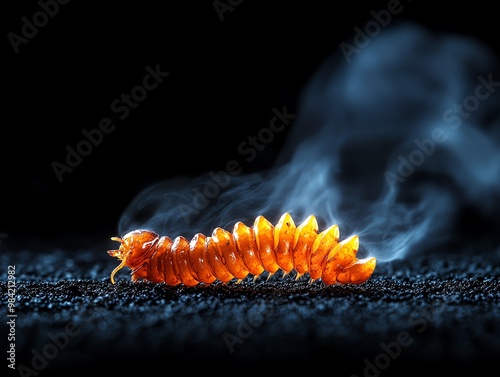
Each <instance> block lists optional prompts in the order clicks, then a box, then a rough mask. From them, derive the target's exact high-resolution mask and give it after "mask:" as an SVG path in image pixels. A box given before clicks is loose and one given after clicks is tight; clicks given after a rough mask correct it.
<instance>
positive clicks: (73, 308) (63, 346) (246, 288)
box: [0, 250, 500, 377]
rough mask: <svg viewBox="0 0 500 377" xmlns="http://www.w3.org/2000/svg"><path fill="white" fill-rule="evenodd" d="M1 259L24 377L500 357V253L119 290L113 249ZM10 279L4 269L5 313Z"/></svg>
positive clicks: (121, 283) (475, 362) (362, 369)
mask: <svg viewBox="0 0 500 377" xmlns="http://www.w3.org/2000/svg"><path fill="white" fill-rule="evenodd" d="M0 260H1V261H2V265H3V266H8V265H15V273H16V275H15V277H16V296H15V297H16V302H15V313H16V314H17V318H16V326H15V337H16V339H15V350H16V360H15V363H16V367H17V368H18V369H17V373H16V371H12V373H13V375H17V374H19V375H22V376H27V375H33V376H52V375H55V374H56V373H59V372H60V373H61V374H64V375H68V373H77V372H101V371H103V370H110V368H113V370H112V374H113V375H118V374H119V373H122V372H123V373H129V372H130V371H131V370H132V369H138V370H141V374H142V375H144V373H148V372H151V373H152V372H153V371H155V370H159V371H162V373H175V372H174V370H173V369H171V368H173V367H176V368H177V370H181V371H186V372H187V373H190V372H193V373H194V372H196V371H197V370H200V371H206V373H209V372H214V373H217V372H219V371H220V372H222V371H227V372H228V373H231V374H233V375H237V374H239V373H243V372H253V373H266V372H279V373H290V372H295V373H296V374H297V373H299V370H298V369H297V368H299V367H301V368H303V369H302V370H301V371H300V373H306V374H313V373H316V371H320V370H321V371H323V372H322V373H324V374H325V375H327V376H328V375H331V376H337V375H339V376H340V375H341V376H351V375H355V376H372V377H376V376H379V375H380V376H387V375H402V374H403V373H413V372H418V373H425V374H428V375H432V374H436V373H437V372H438V371H445V372H446V373H450V372H455V371H461V372H467V371H471V372H474V373H477V372H478V371H482V370H483V368H485V367H487V366H492V365H495V363H496V361H497V358H498V356H499V355H500V287H499V277H500V264H499V262H500V250H496V251H495V250H493V251H492V252H491V253H489V254H486V255H474V254H462V255H458V254H457V255H450V254H447V255H446V256H439V257H438V256H437V255H427V256H424V255H422V256H419V257H416V258H407V259H405V260H395V261H393V262H391V263H381V264H379V265H378V266H377V268H376V270H375V273H374V275H373V276H372V278H371V279H370V280H369V281H367V282H366V283H364V284H361V285H352V286H325V285H323V284H322V283H321V282H316V283H313V284H310V283H309V282H308V281H307V279H306V278H304V280H298V281H296V280H295V279H294V277H293V276H292V274H291V275H290V276H286V277H284V278H283V277H281V275H280V276H272V277H271V278H270V279H268V280H266V278H265V277H260V278H259V279H257V280H256V281H255V282H254V281H252V279H251V278H249V279H248V280H245V281H242V282H240V283H236V282H230V283H228V284H220V283H214V284H213V285H212V286H201V285H200V286H197V287H191V288H187V287H183V286H178V287H169V286H166V285H163V284H151V283H144V282H140V283H132V282H131V281H130V279H129V276H128V275H127V273H126V272H125V271H126V270H122V271H120V272H119V273H118V275H117V276H116V278H117V283H116V284H114V285H113V284H111V283H110V280H109V275H110V272H111V271H112V269H113V268H114V267H115V266H116V260H115V259H113V258H109V256H107V254H106V253H105V252H104V253H103V252H102V251H101V250H99V252H94V251H92V250H86V251H79V252H77V253H76V252H71V253H70V252H68V251H63V250H54V251H51V252H41V253H33V252H31V251H28V250H23V251H18V252H15V253H14V252H11V253H9V252H6V253H3V254H2V255H1V257H0ZM6 282H7V268H4V271H3V273H2V282H1V285H0V286H1V289H2V302H1V304H2V307H3V308H7V307H8V305H7V304H8V302H7V297H8V295H7V284H6ZM4 319H5V317H4ZM4 322H5V321H4ZM8 346H9V342H8V341H7V340H6V339H5V337H4V339H3V347H4V349H5V350H8V349H9V348H8ZM4 362H5V363H6V364H8V363H9V362H8V361H7V360H4ZM179 368H185V369H179ZM8 370H9V372H10V371H11V370H10V369H8ZM36 373H38V374H36ZM177 373H178V372H177ZM181 373H184V372H181Z"/></svg>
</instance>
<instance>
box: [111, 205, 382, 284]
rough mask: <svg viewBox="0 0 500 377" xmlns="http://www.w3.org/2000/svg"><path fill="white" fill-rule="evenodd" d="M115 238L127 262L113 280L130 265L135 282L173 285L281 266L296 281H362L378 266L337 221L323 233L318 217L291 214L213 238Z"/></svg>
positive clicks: (144, 234)
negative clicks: (297, 222)
mask: <svg viewBox="0 0 500 377" xmlns="http://www.w3.org/2000/svg"><path fill="white" fill-rule="evenodd" d="M112 239H113V240H115V241H118V242H120V243H121V245H120V248H119V249H118V250H109V251H108V254H109V255H111V256H113V257H117V258H119V259H120V260H122V263H121V264H120V265H119V266H118V267H117V268H115V270H114V271H113V272H112V274H111V282H112V283H114V275H115V273H116V272H117V271H118V270H119V269H121V268H123V267H129V268H130V269H131V270H132V273H131V275H132V281H137V280H147V281H151V282H155V283H166V284H168V285H171V286H175V285H178V284H184V285H186V286H195V285H197V284H200V283H203V284H211V283H213V282H214V281H216V280H219V281H222V282H229V281H231V280H233V279H238V280H242V279H244V278H246V277H247V276H249V275H253V276H254V278H257V277H258V276H260V275H261V274H262V273H264V272H265V271H267V272H268V273H269V276H271V275H272V274H274V273H276V272H277V271H278V270H283V271H284V273H285V274H288V273H290V272H291V271H293V270H295V271H296V278H297V279H298V278H300V277H301V276H303V275H305V274H309V277H310V281H314V280H318V279H321V280H322V281H323V282H324V283H325V284H327V285H330V284H337V283H340V284H360V283H363V282H365V281H366V280H368V279H369V278H370V276H371V275H372V274H373V271H374V270H375V265H376V259H375V258H374V257H367V258H364V259H358V258H357V257H356V253H357V251H358V247H359V239H358V237H357V236H351V237H349V238H347V239H345V240H343V241H339V228H338V226H337V225H332V226H330V227H329V228H327V229H325V230H324V231H322V232H321V233H318V223H317V221H316V218H315V217H314V216H313V215H311V216H309V217H308V218H307V219H306V220H305V221H304V222H303V223H302V224H300V225H299V226H295V223H294V221H293V219H292V217H291V216H290V214H288V213H284V214H283V215H282V216H281V219H280V220H279V222H278V223H277V224H276V226H273V225H272V224H271V223H270V222H269V221H268V220H267V219H266V218H265V217H263V216H258V217H257V218H256V219H255V222H254V224H253V226H252V227H248V226H246V225H245V224H243V223H242V222H237V223H236V224H235V225H234V228H233V231H232V232H229V231H227V230H224V229H222V228H216V229H214V231H213V232H212V235H211V236H210V237H208V236H205V235H203V234H201V233H198V234H196V235H195V236H194V237H193V238H192V239H191V241H188V240H187V239H186V238H184V237H182V236H179V237H176V238H175V239H173V240H172V239H170V238H169V237H166V236H163V237H160V236H159V235H158V234H156V233H155V232H152V231H150V230H143V229H139V230H134V231H131V232H129V233H127V234H126V235H125V236H124V237H123V238H118V237H112Z"/></svg>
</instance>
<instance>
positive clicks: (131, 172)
mask: <svg viewBox="0 0 500 377" xmlns="http://www.w3.org/2000/svg"><path fill="white" fill-rule="evenodd" d="M330 3H331V2H320V1H313V2H286V1H273V2H265V1H261V2H259V1H257V2H255V1H242V2H241V3H240V4H239V5H237V6H235V7H234V9H233V10H232V11H228V12H225V13H224V15H223V16H224V19H223V20H221V19H220V17H219V15H218V14H217V12H216V10H215V8H214V5H213V2H212V1H203V2H202V1H200V2H187V1H184V2H183V1H176V2H130V3H126V2H116V1H115V2H109V1H108V2H106V5H104V4H102V3H87V2H77V1H71V2H69V3H68V4H65V5H61V6H60V7H59V10H58V13H57V14H56V15H55V16H54V17H51V18H50V19H49V21H48V22H47V24H46V25H45V26H44V27H41V28H39V31H38V34H37V35H36V36H34V37H33V38H31V39H30V40H29V42H28V43H26V44H21V45H20V46H19V52H18V53H15V51H14V49H13V47H12V45H11V43H10V42H9V39H8V37H7V35H8V33H10V32H13V33H16V34H21V28H22V25H23V21H22V17H27V18H28V19H32V17H33V15H34V14H35V13H36V12H38V11H39V10H40V6H39V5H38V4H37V2H36V1H25V2H22V4H16V5H15V7H14V5H13V4H12V2H11V3H10V4H9V6H8V8H7V7H6V6H5V5H4V6H3V7H2V8H3V10H2V14H3V22H2V33H3V35H4V42H3V45H2V49H3V59H2V61H3V63H4V64H3V74H4V80H3V85H2V89H3V94H4V96H3V101H2V104H3V111H2V115H3V124H2V136H1V138H0V140H1V148H0V150H1V158H0V161H1V166H0V172H1V175H2V195H1V197H0V209H1V217H0V232H1V233H3V234H7V238H6V239H5V242H6V243H7V240H8V241H9V244H10V245H11V246H12V247H16V246H17V245H21V246H22V245H23V243H24V242H26V241H27V237H32V236H34V237H38V238H37V239H39V240H41V241H47V242H49V243H51V244H57V243H58V242H60V238H61V236H62V235H64V234H72V233H78V234H81V235H84V236H88V238H89V239H90V238H91V237H92V236H97V237H106V239H108V237H109V236H111V235H115V234H116V232H117V222H118V220H119V217H120V214H121V212H122V211H123V210H124V208H125V207H126V205H127V204H128V203H129V202H130V201H131V200H132V198H133V197H134V196H135V195H136V194H138V193H139V192H140V191H141V190H142V189H144V188H146V187H148V186H149V185H150V184H153V183H155V182H158V181H160V180H163V179H165V178H169V177H173V176H177V175H179V174H183V175H192V176H196V175H198V174H201V173H205V172H208V171H217V170H223V169H225V165H226V163H227V161H229V160H231V159H238V158H239V155H238V152H237V146H238V144H239V143H241V142H242V141H244V140H246V139H247V138H248V136H250V135H254V134H255V133H256V132H257V131H258V130H260V129H262V128H263V127H266V126H267V125H268V124H269V120H270V118H271V117H272V116H273V114H272V109H273V108H274V107H276V108H279V109H281V108H283V106H287V108H288V110H289V112H291V113H297V112H298V110H299V109H298V97H299V95H300V92H301V89H302V88H303V87H304V85H305V84H306V82H307V80H308V79H309V78H310V77H311V76H312V75H313V74H314V72H315V70H316V69H317V68H318V67H319V66H320V64H321V63H322V62H323V61H324V60H325V59H326V58H327V57H328V56H330V55H331V54H332V53H335V52H336V53H338V50H339V44H340V43H341V42H342V41H347V42H352V37H353V33H354V30H353V28H354V27H356V26H358V27H362V26H363V25H364V24H365V23H366V22H367V21H369V20H370V19H371V15H370V11H371V10H379V9H387V2H380V1H379V2H366V3H365V4H360V3H358V2H342V3H332V4H333V5H332V4H330ZM401 4H402V5H403V7H404V10H403V12H401V14H398V15H397V16H394V19H393V20H392V22H393V23H396V22H400V21H404V20H411V21H415V22H417V23H420V24H422V25H425V26H426V27H428V28H429V29H431V30H436V31H444V32H451V33H456V34H461V35H467V36H471V37H473V38H476V39H479V40H481V41H483V42H485V43H486V44H487V45H489V46H490V47H492V48H494V49H497V50H498V48H499V45H498V27H497V25H498V19H497V12H496V11H495V9H494V8H493V6H492V5H491V4H490V3H487V2H483V3H480V2H477V1H476V2H467V3H460V2H459V3H456V2H455V3H453V5H442V6H437V5H435V3H434V4H430V3H423V2H421V1H412V2H409V1H407V2H402V3H401ZM148 65H149V66H151V67H155V66H156V65H159V66H160V67H161V70H162V71H167V72H169V73H170V76H169V77H168V78H166V79H165V80H164V82H163V83H161V84H160V85H159V86H158V87H157V88H156V89H154V90H153V91H151V92H149V93H148V97H147V99H146V100H145V101H144V102H142V103H140V104H139V106H138V107H137V108H136V109H134V110H132V111H131V112H130V114H129V116H127V117H126V118H125V119H124V120H118V118H117V114H114V113H112V112H111V110H110V104H111V103H112V102H113V101H114V100H116V99H117V98H119V97H120V96H121V94H122V93H129V92H130V90H131V89H132V88H133V87H135V86H136V85H138V84H140V83H141V82H142V79H143V77H144V75H145V67H146V66H148ZM106 117H110V118H112V119H113V121H114V124H115V126H116V127H115V129H114V130H113V132H111V133H110V134H108V135H105V136H104V139H103V141H102V143H101V144H100V145H98V146H96V147H94V149H93V151H92V152H91V153H90V154H89V155H88V156H86V157H83V159H82V162H81V163H80V164H79V165H78V166H77V167H75V168H74V170H73V171H72V172H71V173H66V174H64V175H63V180H62V182H59V180H58V178H57V176H56V174H55V172H54V170H53V167H52V163H53V162H54V161H59V162H62V163H64V160H65V158H66V153H67V152H66V150H65V147H66V146H71V147H76V145H77V144H78V143H79V142H80V141H81V140H82V139H83V134H82V130H84V129H87V130H89V129H93V128H96V127H98V125H99V122H100V121H101V119H103V118H106ZM287 132H288V129H287V130H286V131H284V132H283V133H280V134H277V135H276V138H275V140H274V141H273V143H271V144H269V145H267V146H266V152H265V153H262V154H260V155H259V158H257V159H256V160H254V161H252V163H249V164H246V165H242V166H243V168H244V169H245V171H248V172H252V171H258V170H260V169H264V168H267V167H269V166H272V164H273V162H274V161H275V160H276V158H277V156H278V155H279V151H280V147H281V146H282V145H283V143H284V142H285V140H286V136H287ZM79 242H81V241H79ZM4 245H5V243H4Z"/></svg>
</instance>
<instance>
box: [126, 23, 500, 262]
mask: <svg viewBox="0 0 500 377" xmlns="http://www.w3.org/2000/svg"><path fill="white" fill-rule="evenodd" d="M496 63H497V57H496V56H495V55H494V54H493V53H492V52H491V51H490V50H489V49H488V48H487V47H485V46H483V45H482V44H480V43H479V42H478V41H475V40H472V39H469V38H464V37H461V36H456V35H438V34H434V33H431V32H430V31H428V30H426V29H424V28H423V27H421V26H419V25H414V24H399V25H395V26H393V27H388V28H386V29H385V30H384V31H383V32H382V33H381V34H380V35H379V36H377V38H375V39H373V40H372V41H371V43H370V45H369V46H367V47H365V48H364V49H363V50H362V51H361V52H360V53H359V54H358V55H356V56H353V58H352V62H351V63H350V64H347V63H346V62H345V61H342V58H341V57H340V55H339V54H332V57H331V58H330V59H328V60H327V61H325V63H324V64H323V65H322V66H321V67H320V69H319V70H318V71H317V72H315V73H314V75H313V76H312V77H311V79H310V81H309V83H308V85H307V86H306V87H305V88H304V90H303V92H302V93H301V97H300V108H299V111H298V117H297V118H296V119H295V120H294V124H293V126H292V129H291V130H290V134H289V138H288V139H287V140H288V141H287V144H286V145H285V148H284V149H283V152H282V155H280V158H279V159H278V161H277V163H276V165H274V166H273V167H272V168H270V169H269V170H268V171H266V172H262V173H255V174H251V175H245V176H235V177H231V182H230V183H229V184H227V185H226V186H224V188H223V189H222V188H220V192H218V193H217V195H212V196H213V198H210V200H205V199H207V195H205V197H203V195H198V197H197V198H196V193H198V194H199V193H200V192H203V190H204V189H206V187H207V184H208V182H209V181H210V180H209V177H198V178H196V179H190V178H186V177H179V178H176V179H173V180H169V181H166V182H160V183H159V184H157V185H155V186H153V187H151V188H149V189H147V190H145V191H144V192H142V193H139V195H138V196H137V197H136V198H135V199H134V201H133V202H132V203H130V205H129V206H128V207H127V208H126V210H125V211H124V213H123V216H122V218H121V219H120V223H119V231H120V232H122V233H124V232H126V231H128V230H132V229H133V228H139V227H148V228H152V229H155V230H157V231H158V232H163V233H168V234H169V235H171V236H175V235H179V234H183V235H185V236H188V237H189V236H191V235H194V233H197V232H201V233H204V232H205V233H206V232H211V231H212V229H213V228H214V227H216V226H222V227H226V229H227V227H231V226H232V224H234V223H235V222H236V221H244V222H245V223H251V222H253V219H254V218H255V217H256V216H258V215H261V214H262V215H264V216H265V217H266V218H268V219H269V220H270V221H277V219H278V217H279V216H280V214H282V213H283V212H285V211H287V212H290V214H291V215H292V217H293V218H294V219H296V221H297V222H300V221H302V220H303V219H305V218H306V217H307V216H308V215H310V214H314V215H316V216H317V217H318V221H319V222H320V223H321V225H322V226H324V227H325V228H326V227H327V226H329V225H331V224H334V223H335V224H339V227H340V230H341V236H342V238H346V237H348V236H349V235H350V234H358V235H359V236H360V240H361V244H360V253H361V254H366V255H372V256H375V257H376V258H377V259H378V260H379V261H380V262H389V261H392V260H395V259H401V258H405V257H406V256H407V255H408V254H409V253H410V252H418V251H422V250H425V249H432V248H436V247H438V246H439V245H440V244H441V243H443V242H447V241H449V239H450V238H452V237H454V236H455V234H454V233H453V227H454V226H455V224H456V221H457V216H459V215H460V211H461V209H462V208H463V207H464V206H473V207H477V208H478V209H479V211H480V212H482V213H484V214H485V215H488V216H489V215H492V216H494V214H495V213H496V212H498V210H499V209H500V195H499V192H500V152H499V151H500V118H499V117H498V108H499V107H498V98H499V97H500V95H499V94H498V93H497V92H496V91H497V88H499V87H500V75H497V73H498V72H495V71H494V68H495V67H496V66H497V65H496ZM212 188H213V187H212ZM196 199H198V202H196ZM181 208H184V209H187V211H186V210H185V211H184V213H182V210H180V209H181ZM189 208H190V209H191V210H189ZM187 212H188V213H189V215H186V213H187Z"/></svg>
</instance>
